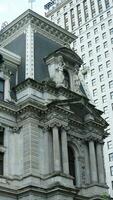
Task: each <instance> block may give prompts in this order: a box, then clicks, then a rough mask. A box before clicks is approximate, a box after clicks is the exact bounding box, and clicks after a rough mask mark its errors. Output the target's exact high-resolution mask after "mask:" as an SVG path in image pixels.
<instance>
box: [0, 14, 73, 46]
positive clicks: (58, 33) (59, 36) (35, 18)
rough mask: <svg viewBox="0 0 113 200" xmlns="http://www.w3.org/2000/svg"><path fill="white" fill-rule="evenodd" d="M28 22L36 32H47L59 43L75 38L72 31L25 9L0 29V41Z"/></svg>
mask: <svg viewBox="0 0 113 200" xmlns="http://www.w3.org/2000/svg"><path fill="white" fill-rule="evenodd" d="M29 22H30V23H31V24H32V25H34V26H35V29H36V30H37V31H38V32H39V31H41V32H42V33H44V32H45V33H47V35H48V37H49V38H50V37H52V38H54V40H55V39H56V41H57V42H59V43H63V44H70V43H72V42H73V41H74V40H75V39H76V38H77V37H76V36H75V35H73V34H72V33H69V32H68V31H66V30H64V29H63V28H61V27H59V26H57V25H56V24H54V23H53V22H51V21H49V20H47V19H46V18H44V17H42V16H40V15H38V14H37V13H35V12H33V11H32V10H27V11H26V12H24V13H23V14H22V15H20V16H19V17H18V18H16V19H15V20H14V21H13V22H12V23H10V24H9V25H8V26H6V27H5V28H4V29H3V30H1V32H0V43H2V42H3V41H4V40H6V39H7V38H8V37H11V36H12V35H13V34H14V33H15V32H16V31H19V30H20V29H21V28H22V27H24V26H25V25H26V24H28V23H29ZM23 31H24V28H23Z"/></svg>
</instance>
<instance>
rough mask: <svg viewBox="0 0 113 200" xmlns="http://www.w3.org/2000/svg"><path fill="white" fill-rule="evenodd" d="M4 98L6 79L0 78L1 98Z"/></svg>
mask: <svg viewBox="0 0 113 200" xmlns="http://www.w3.org/2000/svg"><path fill="white" fill-rule="evenodd" d="M3 99H4V80H3V79H0V100H3Z"/></svg>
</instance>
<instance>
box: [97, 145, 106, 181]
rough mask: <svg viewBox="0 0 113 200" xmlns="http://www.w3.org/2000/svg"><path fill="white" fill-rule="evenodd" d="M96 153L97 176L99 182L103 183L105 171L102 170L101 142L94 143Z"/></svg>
mask: <svg viewBox="0 0 113 200" xmlns="http://www.w3.org/2000/svg"><path fill="white" fill-rule="evenodd" d="M96 154H97V167H98V178H99V183H102V184H104V183H105V171H104V161H103V153H102V144H101V143H99V142H98V143H97V144H96Z"/></svg>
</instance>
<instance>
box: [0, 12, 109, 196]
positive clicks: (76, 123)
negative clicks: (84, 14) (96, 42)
mask: <svg viewBox="0 0 113 200" xmlns="http://www.w3.org/2000/svg"><path fill="white" fill-rule="evenodd" d="M75 39H76V37H75V36H74V35H72V34H71V33H69V32H67V31H65V30H64V29H62V28H61V27H58V26H57V25H55V24H54V23H52V22H50V21H48V20H47V19H45V18H43V17H41V16H39V15H38V14H36V13H34V12H33V11H31V10H27V11H26V12H25V13H23V14H22V15H21V16H20V17H18V18H17V19H15V20H14V21H13V22H12V23H11V24H9V25H8V26H7V27H5V28H4V29H3V30H2V31H1V32H0V45H1V47H0V199H2V200H14V199H15V200H17V199H18V200H85V199H87V200H88V199H90V200H96V199H98V200H101V199H102V198H101V196H102V194H103V193H104V192H107V189H108V188H107V185H106V181H105V173H104V162H103V150H102V148H103V139H104V138H105V137H106V133H105V132H104V128H105V127H106V126H107V123H106V122H105V121H104V120H103V119H102V117H101V114H102V113H101V112H100V111H99V110H96V109H95V107H94V106H93V105H92V104H90V103H89V100H88V99H87V97H86V95H85V92H84V89H83V87H82V85H81V83H80V81H79V79H78V71H79V68H80V66H81V64H82V60H81V59H80V57H79V56H78V55H77V54H76V53H74V51H72V50H71V49H70V48H69V46H70V44H71V42H73V41H74V40H75Z"/></svg>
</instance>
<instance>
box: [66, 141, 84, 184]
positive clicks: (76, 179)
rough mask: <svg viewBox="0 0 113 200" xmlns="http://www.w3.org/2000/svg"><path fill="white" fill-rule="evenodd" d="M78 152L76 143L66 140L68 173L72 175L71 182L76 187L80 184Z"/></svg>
mask: <svg viewBox="0 0 113 200" xmlns="http://www.w3.org/2000/svg"><path fill="white" fill-rule="evenodd" d="M79 157H80V152H79V149H78V148H77V145H76V144H74V143H72V142H68V161H69V174H70V175H71V176H72V177H73V184H74V185H75V186H76V187H80V185H81V175H80V167H81V166H80V161H79Z"/></svg>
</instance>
